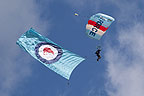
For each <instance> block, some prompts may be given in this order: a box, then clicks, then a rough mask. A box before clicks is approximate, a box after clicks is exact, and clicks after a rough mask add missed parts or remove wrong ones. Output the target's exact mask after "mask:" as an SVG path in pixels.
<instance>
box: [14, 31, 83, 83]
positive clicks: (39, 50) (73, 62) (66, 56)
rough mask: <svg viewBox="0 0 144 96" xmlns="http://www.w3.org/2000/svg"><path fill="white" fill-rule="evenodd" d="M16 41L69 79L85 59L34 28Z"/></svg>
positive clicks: (36, 57)
mask: <svg viewBox="0 0 144 96" xmlns="http://www.w3.org/2000/svg"><path fill="white" fill-rule="evenodd" d="M16 43H17V44H18V45H19V46H20V47H21V48H22V49H24V50H25V51H26V52H28V53H29V54H30V55H31V56H33V57H34V58H35V59H37V60H38V61H39V62H41V63H42V64H44V65H45V66H46V67H48V68H50V69H51V70H53V71H54V72H56V73H58V74H60V75H61V76H63V77H64V78H66V79H68V80H69V78H70V75H71V73H72V71H73V70H74V68H75V67H76V66H77V65H79V64H80V63H81V62H82V61H83V60H85V59H84V58H82V57H80V56H78V55H76V54H74V53H72V52H70V51H68V50H65V49H64V48H62V47H60V46H59V45H57V44H56V43H54V42H52V41H51V40H49V39H48V38H45V37H43V36H42V35H40V34H39V33H38V32H36V31H35V30H34V29H32V28H31V29H30V30H28V31H27V32H25V33H24V34H23V35H22V36H21V37H20V38H19V39H18V40H17V42H16Z"/></svg>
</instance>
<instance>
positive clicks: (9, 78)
mask: <svg viewBox="0 0 144 96" xmlns="http://www.w3.org/2000/svg"><path fill="white" fill-rule="evenodd" d="M0 14H1V15H0V47H1V48H0V49H1V50H0V53H1V56H0V96H11V94H12V92H13V91H14V90H15V89H16V88H17V86H18V85H19V84H20V82H22V81H23V80H24V79H25V78H26V77H28V76H30V75H31V67H30V64H28V61H29V59H28V58H29V56H28V57H26V56H24V54H22V53H21V52H20V50H21V49H20V48H19V46H17V45H16V41H17V39H18V38H19V37H20V36H21V35H22V33H24V31H26V30H28V29H29V28H30V27H34V28H36V29H38V30H41V28H43V30H46V28H45V27H46V24H47V22H44V23H43V22H41V21H40V19H39V13H38V11H37V7H36V4H35V2H34V1H33V0H1V2H0ZM27 55H28V54H27ZM26 60H27V61H26Z"/></svg>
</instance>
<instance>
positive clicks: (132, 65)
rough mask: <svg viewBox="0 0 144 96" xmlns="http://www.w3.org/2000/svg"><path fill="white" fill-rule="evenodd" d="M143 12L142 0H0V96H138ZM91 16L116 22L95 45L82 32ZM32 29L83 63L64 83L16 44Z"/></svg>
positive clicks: (143, 87) (142, 66) (143, 85)
mask: <svg viewBox="0 0 144 96" xmlns="http://www.w3.org/2000/svg"><path fill="white" fill-rule="evenodd" d="M143 12H144V1H143V0H139V1H136V0H117V1H116V0H1V3H0V13H1V15H0V45H1V50H0V53H1V56H0V65H1V66H0V96H143V94H144V91H143V90H144V82H143V81H144V75H143V74H144V63H143V62H144V54H143V51H144V44H143V41H144V31H143V26H144V13H143ZM75 13H78V14H79V15H78V16H75V15H74V14H75ZM96 13H104V14H107V15H110V16H112V17H114V18H115V21H114V22H113V23H112V24H111V26H110V27H109V29H108V30H107V32H106V33H105V34H104V36H103V37H102V38H101V40H100V41H98V40H94V39H91V38H89V37H88V36H87V35H86V29H85V26H86V24H87V22H88V19H89V17H90V16H92V15H93V14H96ZM31 27H33V28H34V29H35V30H37V31H38V32H39V33H40V34H42V35H43V36H45V37H47V38H49V39H50V40H52V41H53V42H55V43H57V44H59V45H60V46H62V47H63V48H65V49H67V50H70V51H71V52H73V53H76V54H78V55H79V56H82V57H84V58H85V59H86V60H85V61H83V62H82V63H81V64H80V65H79V66H78V67H76V69H75V70H74V71H73V73H72V75H71V77H70V80H69V81H68V80H66V79H65V78H63V77H61V76H60V75H58V74H56V73H55V72H53V71H51V70H49V69H48V68H46V67H45V66H44V65H42V64H41V63H39V62H38V61H37V60H35V59H34V58H33V57H31V56H30V55H29V54H28V53H27V52H25V51H23V50H21V49H20V48H19V46H17V45H16V41H17V39H18V38H19V37H20V36H21V35H22V34H23V33H24V32H26V31H27V30H29V29H30V28H31ZM98 45H101V47H102V52H101V56H102V58H101V59H100V61H99V62H97V60H96V59H97V57H96V56H95V54H94V53H95V51H96V46H98ZM68 82H69V83H70V84H69V85H68Z"/></svg>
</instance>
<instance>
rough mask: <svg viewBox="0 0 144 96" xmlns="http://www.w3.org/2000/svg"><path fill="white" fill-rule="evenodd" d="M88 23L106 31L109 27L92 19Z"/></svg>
mask: <svg viewBox="0 0 144 96" xmlns="http://www.w3.org/2000/svg"><path fill="white" fill-rule="evenodd" d="M88 24H90V25H93V26H95V27H97V28H98V29H100V30H102V31H106V30H107V29H108V27H107V28H105V27H104V26H102V25H99V24H98V23H96V22H95V21H92V20H89V21H88Z"/></svg>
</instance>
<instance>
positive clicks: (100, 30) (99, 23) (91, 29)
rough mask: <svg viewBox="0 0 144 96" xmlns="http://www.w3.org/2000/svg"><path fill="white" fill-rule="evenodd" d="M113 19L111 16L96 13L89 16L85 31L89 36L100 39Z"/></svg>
mask: <svg viewBox="0 0 144 96" xmlns="http://www.w3.org/2000/svg"><path fill="white" fill-rule="evenodd" d="M113 21H114V18H113V17H111V16H108V15H106V14H102V13H97V14H95V15H93V16H91V17H90V19H89V21H88V24H87V25H86V33H87V35H88V36H89V37H91V38H94V39H97V40H100V39H101V37H102V36H103V35H104V33H105V32H106V30H107V29H108V27H109V26H110V25H111V23H112V22H113Z"/></svg>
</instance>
